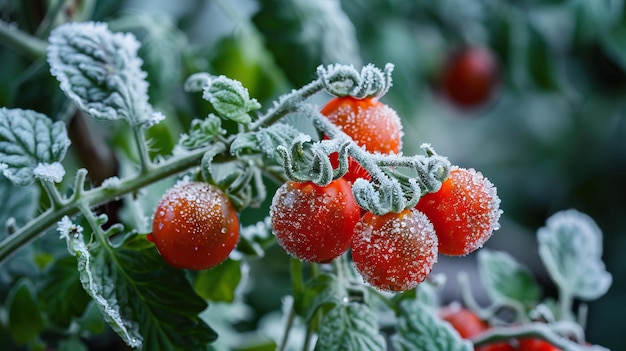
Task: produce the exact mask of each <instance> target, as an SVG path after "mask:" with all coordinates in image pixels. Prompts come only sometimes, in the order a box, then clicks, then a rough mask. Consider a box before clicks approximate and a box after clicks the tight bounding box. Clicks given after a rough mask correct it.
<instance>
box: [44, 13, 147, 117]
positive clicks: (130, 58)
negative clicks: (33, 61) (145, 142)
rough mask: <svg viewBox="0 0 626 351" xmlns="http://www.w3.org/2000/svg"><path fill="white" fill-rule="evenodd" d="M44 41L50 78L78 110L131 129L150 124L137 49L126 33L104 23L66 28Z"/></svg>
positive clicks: (60, 27) (130, 35) (84, 23)
mask: <svg viewBox="0 0 626 351" xmlns="http://www.w3.org/2000/svg"><path fill="white" fill-rule="evenodd" d="M49 41H50V45H48V48H47V54H48V63H49V64H50V73H51V74H52V75H53V76H55V77H56V78H57V79H58V81H59V83H60V87H61V90H62V91H63V92H64V93H65V95H67V96H68V97H69V98H70V99H71V100H73V101H74V103H76V105H77V106H78V107H79V108H80V109H81V110H83V111H85V112H86V113H88V114H90V115H92V116H93V117H95V118H99V119H105V120H117V119H126V120H128V121H129V122H131V124H133V125H135V126H139V125H144V124H145V123H150V122H153V121H154V117H153V111H152V107H151V106H150V104H149V103H148V83H147V82H146V80H145V78H146V73H145V72H143V71H142V70H141V65H142V63H143V62H142V61H141V59H140V58H139V57H138V56H137V51H138V49H139V46H140V44H139V42H138V41H137V40H136V39H135V37H134V36H133V35H132V34H129V33H125V34H124V33H112V32H111V31H109V29H108V27H107V25H106V24H104V23H97V22H82V23H67V24H63V25H61V26H59V27H57V28H56V29H55V30H53V31H52V33H51V35H50V38H49Z"/></svg>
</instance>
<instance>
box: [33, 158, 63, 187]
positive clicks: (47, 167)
mask: <svg viewBox="0 0 626 351" xmlns="http://www.w3.org/2000/svg"><path fill="white" fill-rule="evenodd" d="M33 176H35V178H37V179H41V180H43V181H46V182H53V183H60V182H61V181H62V180H63V177H64V176H65V168H63V165H62V164H61V163H60V162H54V163H39V164H38V165H37V167H35V168H34V169H33Z"/></svg>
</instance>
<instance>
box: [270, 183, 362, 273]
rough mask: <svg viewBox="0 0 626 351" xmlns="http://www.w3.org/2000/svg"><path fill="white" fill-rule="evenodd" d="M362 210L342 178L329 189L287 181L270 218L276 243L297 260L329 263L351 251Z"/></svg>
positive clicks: (273, 201) (281, 189)
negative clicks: (354, 231) (351, 243)
mask: <svg viewBox="0 0 626 351" xmlns="http://www.w3.org/2000/svg"><path fill="white" fill-rule="evenodd" d="M360 214H361V208H360V207H359V206H358V205H357V203H356V200H355V199H354V196H353V195H352V189H351V187H350V184H349V183H348V182H347V181H346V180H345V179H343V178H340V179H337V180H335V181H333V182H331V183H330V184H329V185H327V186H324V187H322V186H318V185H316V184H314V183H312V182H303V183H299V182H293V181H290V182H287V183H285V184H283V185H282V186H281V187H280V188H279V189H278V190H277V191H276V194H275V195H274V198H273V199H272V205H271V207H270V218H271V221H272V228H273V231H274V235H275V236H276V241H277V242H278V244H279V245H280V246H281V247H283V248H284V249H285V251H287V253H288V254H289V255H291V256H293V257H295V258H298V259H300V260H303V261H307V262H316V263H327V262H330V261H332V260H333V259H335V258H337V257H339V256H340V255H341V254H343V253H344V252H346V251H347V250H348V247H349V246H350V240H351V238H352V233H353V230H354V226H355V225H356V223H357V221H358V220H359V217H360Z"/></svg>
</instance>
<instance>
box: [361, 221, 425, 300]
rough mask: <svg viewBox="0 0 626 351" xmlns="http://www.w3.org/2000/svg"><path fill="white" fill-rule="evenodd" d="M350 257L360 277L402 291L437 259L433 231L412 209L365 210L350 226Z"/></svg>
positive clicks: (417, 279)
mask: <svg viewBox="0 0 626 351" xmlns="http://www.w3.org/2000/svg"><path fill="white" fill-rule="evenodd" d="M352 258H353V260H354V264H355V266H356V268H357V270H358V271H359V273H360V274H361V276H362V277H363V279H364V280H365V281H366V282H367V283H369V284H370V285H372V286H373V287H375V288H377V289H380V290H383V291H392V292H394V291H406V290H409V289H413V288H415V287H416V286H417V285H418V284H419V283H421V282H423V281H424V280H425V279H426V277H427V276H428V274H430V272H431V271H432V267H433V265H434V264H435V262H436V261H437V235H436V234H435V230H434V228H433V226H432V224H431V223H430V221H429V220H428V218H426V216H425V215H424V214H423V213H421V212H419V211H416V210H415V209H410V210H404V211H402V212H400V213H393V212H391V213H388V214H386V215H382V216H377V215H374V214H373V213H371V212H368V213H366V214H365V215H364V216H363V217H362V218H361V220H360V221H359V222H358V223H357V225H356V227H355V228H354V237H353V238H352Z"/></svg>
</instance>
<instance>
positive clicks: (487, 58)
mask: <svg viewBox="0 0 626 351" xmlns="http://www.w3.org/2000/svg"><path fill="white" fill-rule="evenodd" d="M498 71H499V64H498V59H497V58H496V56H495V55H494V53H493V52H492V51H491V50H490V49H488V48H486V47H468V48H464V49H463V50H460V51H459V52H456V53H453V54H452V55H451V56H450V57H449V60H448V62H447V64H446V65H445V67H444V69H443V76H442V78H441V87H442V91H443V93H444V94H445V96H446V97H447V98H448V99H449V100H450V101H451V102H453V103H455V104H456V105H459V106H461V107H476V106H478V105H481V104H483V103H485V102H486V101H488V100H489V98H490V97H491V96H492V94H493V92H494V91H495V90H496V88H497V85H498V75H499V74H498Z"/></svg>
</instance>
